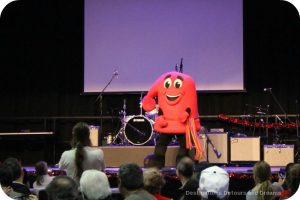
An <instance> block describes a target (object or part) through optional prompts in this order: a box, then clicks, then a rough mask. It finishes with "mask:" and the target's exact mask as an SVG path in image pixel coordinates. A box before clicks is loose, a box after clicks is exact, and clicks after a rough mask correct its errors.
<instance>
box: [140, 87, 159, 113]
mask: <svg viewBox="0 0 300 200" xmlns="http://www.w3.org/2000/svg"><path fill="white" fill-rule="evenodd" d="M156 85H157V84H156V83H154V85H153V86H152V87H151V88H150V90H149V92H148V93H147V95H146V96H144V98H143V101H142V105H143V108H144V110H145V111H146V112H150V111H152V110H154V109H156V102H155V99H154V98H155V97H157V95H158V90H157V86H156Z"/></svg>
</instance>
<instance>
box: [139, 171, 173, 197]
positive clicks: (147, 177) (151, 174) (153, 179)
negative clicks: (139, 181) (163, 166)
mask: <svg viewBox="0 0 300 200" xmlns="http://www.w3.org/2000/svg"><path fill="white" fill-rule="evenodd" d="M165 183H166V181H165V180H164V177H163V175H162V174H161V173H160V171H159V170H158V169H157V168H148V169H146V170H145V171H144V189H145V190H147V191H148V192H149V193H150V194H152V195H153V196H154V197H155V198H156V199H157V200H171V199H170V198H167V197H164V196H162V195H161V193H160V192H161V189H162V187H163V186H164V185H165Z"/></svg>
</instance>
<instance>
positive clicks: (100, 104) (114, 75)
mask: <svg viewBox="0 0 300 200" xmlns="http://www.w3.org/2000/svg"><path fill="white" fill-rule="evenodd" d="M116 76H117V74H116V73H113V75H112V76H111V78H110V80H109V81H108V83H107V84H106V85H105V86H104V88H103V89H102V90H101V92H100V93H99V95H98V97H97V98H96V100H95V103H97V101H98V100H99V107H100V117H101V118H100V130H101V132H100V134H103V93H104V91H105V90H106V88H107V87H108V86H109V85H110V84H111V82H112V81H113V80H114V78H115V77H116Z"/></svg>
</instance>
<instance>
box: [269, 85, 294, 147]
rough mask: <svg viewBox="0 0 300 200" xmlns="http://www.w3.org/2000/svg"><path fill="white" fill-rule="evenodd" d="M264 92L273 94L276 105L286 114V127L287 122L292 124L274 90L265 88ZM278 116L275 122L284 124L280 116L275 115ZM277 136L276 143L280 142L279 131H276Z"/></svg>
mask: <svg viewBox="0 0 300 200" xmlns="http://www.w3.org/2000/svg"><path fill="white" fill-rule="evenodd" d="M264 91H265V92H266V91H268V92H269V93H270V94H271V96H272V98H273V100H274V101H275V103H276V104H277V106H278V107H279V109H280V111H281V112H282V113H283V114H284V124H285V125H286V124H287V121H289V123H292V122H291V120H290V119H289V118H288V117H287V113H286V112H285V110H284V109H283V107H282V106H281V104H280V103H279V101H278V99H277V98H276V96H275V95H274V93H273V92H272V88H264ZM275 116H276V118H275V122H277V120H279V121H280V122H281V123H283V122H282V120H281V119H280V117H279V116H278V115H275ZM275 134H276V137H277V138H276V140H277V141H276V142H278V141H279V138H278V137H279V135H278V133H277V130H276V129H275Z"/></svg>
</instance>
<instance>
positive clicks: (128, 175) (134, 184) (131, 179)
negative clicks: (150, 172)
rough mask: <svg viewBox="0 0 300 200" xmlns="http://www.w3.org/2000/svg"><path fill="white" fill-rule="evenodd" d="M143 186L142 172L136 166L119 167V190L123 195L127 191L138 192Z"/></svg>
mask: <svg viewBox="0 0 300 200" xmlns="http://www.w3.org/2000/svg"><path fill="white" fill-rule="evenodd" d="M143 186H144V177H143V171H142V169H141V168H140V167H139V166H138V165H137V164H135V163H129V164H124V165H121V166H120V169H119V189H120V192H121V193H122V194H123V195H124V194H125V193H126V192H127V191H134V190H138V189H141V188H143ZM125 195H126V194H125Z"/></svg>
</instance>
